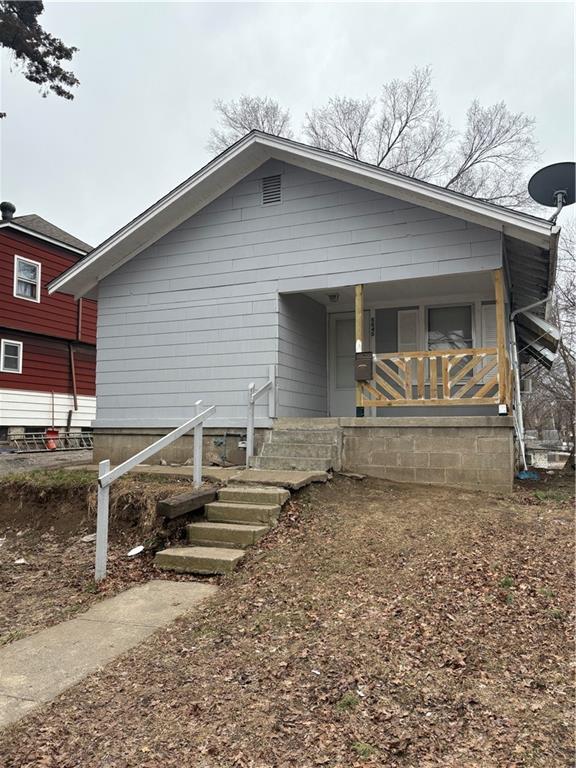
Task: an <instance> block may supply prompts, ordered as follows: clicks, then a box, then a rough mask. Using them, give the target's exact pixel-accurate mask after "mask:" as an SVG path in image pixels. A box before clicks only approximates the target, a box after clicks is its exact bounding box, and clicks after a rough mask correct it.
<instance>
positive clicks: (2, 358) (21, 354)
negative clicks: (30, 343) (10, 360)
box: [0, 339, 24, 373]
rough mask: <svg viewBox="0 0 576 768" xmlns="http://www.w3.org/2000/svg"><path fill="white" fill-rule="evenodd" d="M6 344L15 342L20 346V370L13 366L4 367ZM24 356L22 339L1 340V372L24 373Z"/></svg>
mask: <svg viewBox="0 0 576 768" xmlns="http://www.w3.org/2000/svg"><path fill="white" fill-rule="evenodd" d="M6 344H13V345H14V346H15V347H18V370H17V371H15V370H14V369H13V368H5V367H4V355H5V347H6ZM23 356H24V344H23V343H22V342H21V341H13V340H12V339H2V340H1V341H0V373H22V358H23Z"/></svg>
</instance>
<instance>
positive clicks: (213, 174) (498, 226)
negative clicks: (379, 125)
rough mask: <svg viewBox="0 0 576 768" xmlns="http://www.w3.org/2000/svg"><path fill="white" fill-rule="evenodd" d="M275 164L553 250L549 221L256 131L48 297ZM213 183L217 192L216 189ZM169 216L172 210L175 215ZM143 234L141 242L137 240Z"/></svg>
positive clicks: (94, 279) (77, 286) (87, 281)
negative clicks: (196, 196) (271, 161)
mask: <svg viewBox="0 0 576 768" xmlns="http://www.w3.org/2000/svg"><path fill="white" fill-rule="evenodd" d="M271 158H274V159H277V160H280V161H284V162H289V163H291V164H293V165H300V166H301V167H306V168H309V169H311V170H316V171H317V172H320V173H323V174H324V175H326V173H327V169H329V170H330V175H331V176H333V177H334V178H338V179H340V180H342V181H346V182H348V183H352V184H355V185H356V186H362V187H365V188H368V189H375V190H377V191H378V192H380V193H382V194H389V195H391V196H393V197H396V198H398V199H403V200H406V201H408V202H412V203H414V204H416V205H422V206H424V207H427V208H430V209H433V210H437V211H439V212H441V213H445V214H447V215H451V216H455V217H459V218H464V219H466V220H468V221H470V222H472V223H477V224H479V225H481V226H485V227H488V228H490V229H493V230H496V231H499V232H502V233H503V234H504V235H509V236H511V237H515V238H517V239H519V240H523V241H524V242H528V243H531V244H532V245H535V246H538V247H540V248H543V249H545V250H548V249H549V248H550V247H551V241H550V236H551V228H552V225H551V224H550V223H549V222H546V221H544V220H542V219H537V218H535V217H532V216H528V215H527V214H522V213H520V212H517V211H512V210H510V209H507V208H500V207H498V206H495V205H493V204H491V203H485V202H483V201H481V200H476V199H474V198H471V197H467V196H465V195H461V194H460V193H457V192H453V191H452V190H447V189H444V188H442V187H437V186H435V185H432V184H428V183H427V182H422V181H418V180H417V179H412V178H410V177H407V176H402V175H400V174H395V173H392V172H390V171H386V170H385V169H382V168H377V167H375V166H371V165H369V164H366V163H360V162H359V161H357V160H354V159H352V158H348V157H345V156H343V155H337V154H334V153H329V152H326V151H325V150H321V149H317V148H315V147H310V146H308V145H306V144H299V143H296V142H294V141H292V140H290V139H283V138H281V137H276V136H271V135H269V134H264V133H260V132H257V131H253V132H251V133H249V134H247V135H246V136H245V137H243V138H242V139H240V140H239V141H238V142H236V144H234V145H232V146H231V147H229V148H228V149H227V150H225V151H224V152H223V153H222V154H220V155H218V157H216V158H214V159H213V160H212V161H211V162H210V163H208V164H207V165H206V166H204V167H203V168H201V169H200V170H199V171H197V172H196V173H195V174H194V175H193V176H191V177H190V178H189V179H187V180H186V181H184V182H183V183H182V184H180V185H179V186H178V187H176V188H175V189H173V190H172V191H171V192H169V193H168V194H167V195H165V196H164V197H163V198H161V199H160V200H159V201H158V202H157V203H155V204H154V205H152V206H151V207H150V208H148V209H147V210H145V211H144V212H143V213H142V214H140V215H139V216H138V217H136V218H135V219H133V220H132V221H131V222H129V223H128V224H127V225H125V226H124V227H122V228H121V229H120V230H118V232H116V233H115V234H114V235H112V236H111V237H109V238H108V239H107V240H105V241H104V242H103V243H102V244H101V245H100V246H98V247H97V248H95V249H94V250H93V251H92V252H90V253H89V254H88V255H87V256H86V257H85V258H84V259H82V260H81V261H80V262H78V263H77V264H75V265H74V266H72V267H70V269H68V270H67V271H66V272H64V273H63V274H62V275H60V276H59V277H58V278H56V279H55V280H53V281H52V282H51V283H50V284H49V285H48V291H49V292H50V293H53V292H55V291H67V292H69V293H73V294H74V295H75V296H76V297H77V298H78V297H80V296H83V295H85V294H86V293H87V292H88V291H91V290H93V289H94V288H95V286H96V285H97V284H98V283H99V282H100V281H101V280H103V279H104V278H105V277H106V276H107V275H109V274H110V273H111V272H113V271H114V270H116V269H118V268H119V267H120V266H122V265H123V264H124V263H126V262H127V261H128V260H129V259H131V258H132V257H133V256H135V255H136V254H137V253H139V252H140V251H142V250H144V248H147V247H149V246H150V245H152V244H153V243H154V242H156V241H157V240H158V239H159V238H160V237H162V236H163V235H164V234H166V233H167V232H169V231H170V230H171V229H173V228H174V227H176V226H178V225H179V224H180V223H182V222H183V221H185V220H186V219H187V218H189V217H190V216H192V215H194V214H195V213H197V212H198V211H199V210H201V208H203V207H205V206H206V205H208V204H209V203H210V202H212V200H214V199H215V198H216V197H218V196H219V195H221V194H223V192H225V191H226V189H228V188H230V187H231V186H233V184H235V183H237V181H239V180H240V178H242V177H243V176H245V175H247V174H248V173H250V172H251V171H252V170H255V168H257V167H258V166H259V165H261V164H262V163H263V162H265V161H266V160H268V159H271ZM209 179H212V182H213V184H212V186H210V185H209V184H208V180H209ZM204 182H206V183H207V188H206V189H205V190H204V194H201V195H200V196H199V199H198V200H194V193H195V191H196V190H197V189H198V187H199V186H200V185H202V184H203V183H204ZM186 203H188V205H187V204H186ZM168 209H172V211H171V213H170V215H169V214H168ZM137 233H139V234H140V237H137ZM131 236H132V241H131V242H130V244H129V246H127V245H126V241H127V240H128V239H129V238H130V237H131ZM122 244H124V246H125V247H124V248H122ZM112 251H116V257H115V259H114V260H112V259H110V260H107V259H106V256H107V255H109V254H110V253H111V252H112ZM97 264H98V266H97Z"/></svg>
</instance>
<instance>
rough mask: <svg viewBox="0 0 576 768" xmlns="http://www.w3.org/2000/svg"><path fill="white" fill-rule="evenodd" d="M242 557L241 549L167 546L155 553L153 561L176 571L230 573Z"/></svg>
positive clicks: (167, 569) (161, 566)
mask: <svg viewBox="0 0 576 768" xmlns="http://www.w3.org/2000/svg"><path fill="white" fill-rule="evenodd" d="M243 557H244V550H243V549H228V548H226V547H169V548H168V549H163V550H161V551H160V552H157V553H156V557H155V558H154V563H155V564H156V565H157V566H158V568H162V570H165V571H177V572H178V573H214V574H215V573H231V572H232V571H233V570H234V568H235V567H236V565H237V564H238V563H239V562H240V560H242V558H243Z"/></svg>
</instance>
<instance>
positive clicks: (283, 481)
mask: <svg viewBox="0 0 576 768" xmlns="http://www.w3.org/2000/svg"><path fill="white" fill-rule="evenodd" d="M327 480H328V475H327V474H326V472H313V471H312V472H311V471H310V470H305V471H300V472H298V471H297V470H294V469H280V470H278V469H276V470H273V469H271V470H267V469H242V470H241V471H240V472H238V474H235V475H234V477H233V478H232V481H233V482H234V483H235V484H236V485H239V484H242V485H252V486H254V485H256V486H258V487H260V486H263V485H271V486H273V487H282V488H288V489H290V490H291V491H297V490H298V489H300V488H304V487H305V486H306V485H310V483H325V482H326V481H327Z"/></svg>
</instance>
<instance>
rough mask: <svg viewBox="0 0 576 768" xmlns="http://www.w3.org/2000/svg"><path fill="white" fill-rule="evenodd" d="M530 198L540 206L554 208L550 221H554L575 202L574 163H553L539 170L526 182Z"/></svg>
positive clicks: (575, 179)
mask: <svg viewBox="0 0 576 768" xmlns="http://www.w3.org/2000/svg"><path fill="white" fill-rule="evenodd" d="M528 192H529V194H530V197H531V198H532V199H533V200H535V201H536V202H537V203H540V205H546V206H548V207H550V208H556V210H555V211H554V214H553V215H552V216H551V217H550V221H556V219H557V218H558V214H559V213H560V211H561V210H562V208H563V207H564V206H565V205H572V204H573V203H574V202H575V201H576V163H554V164H553V165H547V166H546V167H545V168H541V169H540V170H539V171H536V173H535V174H534V175H533V176H532V178H531V179H530V181H529V182H528Z"/></svg>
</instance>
